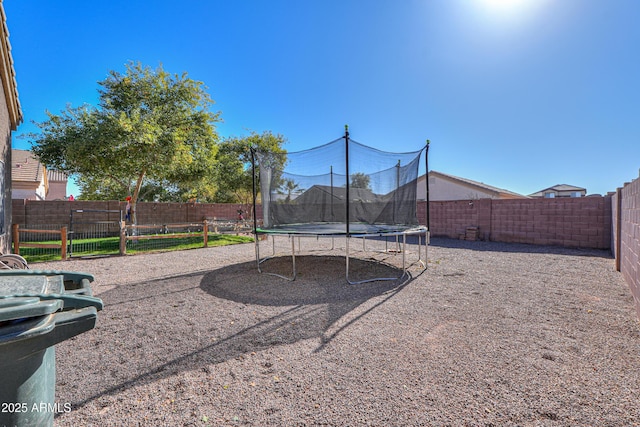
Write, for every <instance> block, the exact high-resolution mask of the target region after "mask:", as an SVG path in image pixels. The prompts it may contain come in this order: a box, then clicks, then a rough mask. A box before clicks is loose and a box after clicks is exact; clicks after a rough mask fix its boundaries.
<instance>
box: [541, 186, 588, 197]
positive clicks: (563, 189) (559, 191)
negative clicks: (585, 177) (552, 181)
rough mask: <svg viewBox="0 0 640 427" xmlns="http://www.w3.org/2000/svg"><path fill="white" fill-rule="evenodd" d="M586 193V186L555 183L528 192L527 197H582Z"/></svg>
mask: <svg viewBox="0 0 640 427" xmlns="http://www.w3.org/2000/svg"><path fill="white" fill-rule="evenodd" d="M586 194H587V189H586V188H582V187H576V186H574V185H569V184H557V185H554V186H553V187H549V188H545V189H544V190H540V191H538V192H536V193H533V194H529V197H544V198H546V199H552V198H556V197H584V196H586Z"/></svg>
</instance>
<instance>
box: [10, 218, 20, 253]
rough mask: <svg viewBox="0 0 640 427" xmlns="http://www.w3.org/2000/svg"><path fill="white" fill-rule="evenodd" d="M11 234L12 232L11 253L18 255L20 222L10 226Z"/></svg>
mask: <svg viewBox="0 0 640 427" xmlns="http://www.w3.org/2000/svg"><path fill="white" fill-rule="evenodd" d="M11 234H13V253H14V254H16V255H20V224H13V225H12V226H11Z"/></svg>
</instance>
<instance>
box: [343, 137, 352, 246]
mask: <svg viewBox="0 0 640 427" xmlns="http://www.w3.org/2000/svg"><path fill="white" fill-rule="evenodd" d="M344 147H345V148H344V150H345V166H346V167H345V170H346V175H347V185H346V191H347V196H346V197H345V203H346V204H345V207H346V209H347V219H346V223H345V225H346V229H345V231H346V233H347V239H348V238H349V180H350V179H351V177H350V176H349V125H344Z"/></svg>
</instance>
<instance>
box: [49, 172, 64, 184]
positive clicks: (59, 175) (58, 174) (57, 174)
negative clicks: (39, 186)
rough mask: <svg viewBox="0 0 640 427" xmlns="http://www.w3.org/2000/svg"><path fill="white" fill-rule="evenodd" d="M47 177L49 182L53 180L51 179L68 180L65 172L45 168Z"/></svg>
mask: <svg viewBox="0 0 640 427" xmlns="http://www.w3.org/2000/svg"><path fill="white" fill-rule="evenodd" d="M47 178H48V179H49V182H53V181H61V182H62V181H63V182H67V181H68V180H69V177H68V176H67V174H66V173H64V172H60V171H56V170H47Z"/></svg>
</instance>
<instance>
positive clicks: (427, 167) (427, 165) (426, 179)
mask: <svg viewBox="0 0 640 427" xmlns="http://www.w3.org/2000/svg"><path fill="white" fill-rule="evenodd" d="M429 144H431V141H429V140H428V139H427V149H426V150H425V154H424V163H425V171H426V172H425V184H426V186H427V192H426V199H427V232H428V233H430V232H431V224H430V223H429V220H430V218H429ZM425 239H426V237H425Z"/></svg>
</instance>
